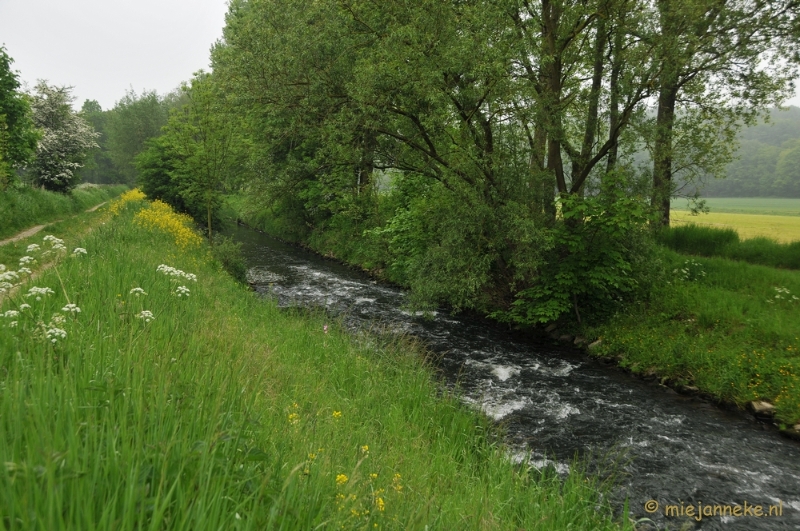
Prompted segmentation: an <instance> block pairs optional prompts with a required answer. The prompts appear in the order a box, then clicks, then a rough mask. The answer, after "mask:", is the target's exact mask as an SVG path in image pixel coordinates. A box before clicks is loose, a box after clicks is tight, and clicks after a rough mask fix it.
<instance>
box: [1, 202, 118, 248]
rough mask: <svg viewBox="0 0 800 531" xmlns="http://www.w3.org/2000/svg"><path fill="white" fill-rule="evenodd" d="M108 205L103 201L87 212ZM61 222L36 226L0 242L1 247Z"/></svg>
mask: <svg viewBox="0 0 800 531" xmlns="http://www.w3.org/2000/svg"><path fill="white" fill-rule="evenodd" d="M106 203H108V201H103V202H102V203H100V204H99V205H95V206H93V207H92V208H90V209H88V210H86V212H94V211H95V210H97V209H98V208H100V207H101V206H103V205H105V204H106ZM59 221H63V220H60V219H58V220H56V221H51V222H50V223H45V224H44V225H36V226H35V227H31V228H29V229H25V230H24V231H22V232H20V233H19V234H15V235H14V236H12V237H10V238H7V239H5V240H0V246H3V245H8V244H9V243H14V242H15V241H19V240H22V239H23V238H27V237H28V236H33V235H34V234H36V233H37V232H39V231H40V230H42V229H43V228H45V227H46V226H48V225H52V224H53V223H58V222H59Z"/></svg>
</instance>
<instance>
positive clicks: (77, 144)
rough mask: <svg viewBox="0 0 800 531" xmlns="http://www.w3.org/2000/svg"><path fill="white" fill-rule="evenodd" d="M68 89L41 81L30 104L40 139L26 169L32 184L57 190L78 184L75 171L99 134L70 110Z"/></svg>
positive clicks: (67, 189)
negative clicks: (34, 155)
mask: <svg viewBox="0 0 800 531" xmlns="http://www.w3.org/2000/svg"><path fill="white" fill-rule="evenodd" d="M70 90H71V89H70V88H69V87H56V86H50V85H48V84H47V82H45V81H40V82H39V83H38V84H37V85H36V88H35V92H34V95H33V98H32V104H31V107H32V109H33V123H34V125H35V126H36V127H37V128H39V130H40V131H41V139H40V140H39V143H38V145H37V147H36V157H35V159H34V160H33V162H32V163H31V165H30V166H29V168H28V170H29V171H30V174H31V177H32V179H33V182H34V184H36V185H37V186H42V187H44V188H46V189H48V190H52V191H56V192H68V191H70V190H71V189H72V188H74V187H75V186H76V185H77V184H78V177H77V170H78V169H80V168H81V167H82V166H83V163H84V161H85V160H86V157H87V156H88V154H89V151H90V150H91V149H92V148H96V147H97V142H96V140H97V137H98V133H97V132H95V131H94V130H93V129H92V126H91V125H89V124H88V123H87V122H86V120H84V119H83V118H82V117H81V116H79V115H78V114H77V113H76V112H75V111H73V110H72V101H73V97H72V95H71V93H70Z"/></svg>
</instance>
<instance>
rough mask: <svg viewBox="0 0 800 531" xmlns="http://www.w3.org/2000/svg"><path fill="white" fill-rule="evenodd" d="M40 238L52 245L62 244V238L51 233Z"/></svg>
mask: <svg viewBox="0 0 800 531" xmlns="http://www.w3.org/2000/svg"><path fill="white" fill-rule="evenodd" d="M42 239H43V240H44V241H46V242H50V245H52V246H56V245H64V240H62V239H61V238H56V237H55V236H53V235H52V234H48V235H47V236H45V237H44V238H42Z"/></svg>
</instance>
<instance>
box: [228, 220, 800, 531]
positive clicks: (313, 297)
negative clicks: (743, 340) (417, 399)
mask: <svg viewBox="0 0 800 531" xmlns="http://www.w3.org/2000/svg"><path fill="white" fill-rule="evenodd" d="M226 232H227V234H228V235H229V236H231V237H233V238H234V239H236V240H237V241H239V242H241V243H242V251H243V253H244V255H245V258H246V260H247V263H248V267H249V271H248V279H249V281H250V282H251V284H252V285H253V286H254V287H255V289H256V290H257V291H258V292H259V293H262V294H264V295H265V296H270V297H274V298H275V299H277V301H278V303H279V304H280V305H281V306H291V305H302V306H313V307H324V308H326V309H327V310H329V311H331V312H333V313H335V314H339V315H342V316H343V319H344V323H345V325H346V326H347V327H350V328H363V327H366V326H371V325H373V324H375V323H379V324H380V325H381V326H384V327H387V328H389V329H390V330H395V331H397V332H402V333H406V334H410V335H413V336H415V337H417V338H419V339H421V340H423V341H424V342H425V344H426V345H427V346H428V348H430V349H431V350H432V351H434V352H436V353H437V354H438V355H439V356H440V361H439V363H438V368H439V369H440V370H441V374H442V376H443V378H444V382H445V384H446V385H448V386H450V387H453V386H455V385H456V383H458V385H459V387H460V391H461V394H462V398H463V400H464V401H466V402H468V403H469V404H471V405H473V406H474V407H476V408H478V409H480V410H482V411H483V412H484V413H485V414H486V415H488V416H489V417H491V418H492V419H494V420H495V421H497V422H498V423H501V424H502V425H503V426H504V427H505V430H506V434H507V442H508V445H509V447H510V448H512V451H513V455H512V458H514V459H518V460H520V461H521V460H524V459H529V460H530V462H531V463H532V464H534V465H535V466H537V467H542V466H553V467H554V468H555V469H556V470H557V471H559V472H561V473H563V472H566V471H568V470H569V467H570V463H571V462H572V460H573V459H574V457H575V456H576V455H579V456H599V455H603V454H609V453H611V454H623V455H624V456H625V458H624V460H623V461H622V462H621V464H620V465H619V467H620V470H619V472H618V474H619V476H618V478H617V480H616V483H615V487H614V489H613V490H612V493H611V496H612V500H611V501H612V503H613V505H614V507H615V509H617V510H618V511H621V509H622V504H623V502H624V500H625V499H626V498H627V499H628V500H629V505H630V512H631V514H632V515H633V517H634V518H636V519H638V518H642V517H647V518H650V519H652V520H653V521H654V523H655V525H656V526H657V527H658V529H665V528H668V529H703V530H717V529H725V530H782V529H787V530H788V529H792V530H798V529H800V445H799V444H797V443H796V442H793V441H790V440H787V439H784V438H782V437H780V436H779V435H778V434H777V433H776V432H775V431H774V430H770V431H767V430H765V426H763V425H762V424H760V423H758V422H756V421H754V420H752V419H751V418H750V417H749V416H747V415H744V414H742V413H739V412H731V411H724V410H721V409H719V408H717V407H716V406H714V405H711V404H708V403H706V402H703V401H702V400H699V399H697V398H692V397H687V396H682V395H679V394H677V393H675V392H674V391H672V390H670V389H667V388H665V387H661V386H658V385H656V384H652V383H647V382H643V381H640V380H637V379H634V378H632V377H630V376H629V375H627V374H625V373H623V372H621V371H619V370H618V369H616V368H613V367H608V366H605V365H602V364H601V363H599V362H596V361H594V360H592V359H590V358H588V357H587V356H586V355H585V354H583V353H581V352H579V351H577V350H575V349H571V348H568V347H564V346H559V345H555V344H552V343H548V342H535V341H532V340H529V339H520V338H514V337H512V336H511V335H510V334H509V333H507V332H504V331H503V330H501V329H500V328H499V327H497V326H495V325H493V324H492V323H488V322H486V321H483V320H480V319H472V318H468V317H463V316H460V315H456V316H453V315H450V314H448V313H447V312H443V311H439V312H434V315H433V317H432V318H424V317H423V316H421V315H416V314H412V313H410V312H408V311H405V310H404V309H403V305H404V299H405V293H404V292H403V291H402V290H400V289H397V288H393V287H389V286H385V285H382V284H379V283H376V282H375V281H374V280H371V279H370V278H369V277H368V276H367V275H365V274H363V273H361V272H358V271H355V270H353V269H350V268H348V267H346V266H344V265H341V264H338V263H335V262H332V261H329V260H325V259H324V258H322V257H320V256H318V255H315V254H313V253H311V252H308V251H305V250H303V249H300V248H298V247H295V246H291V245H287V244H284V243H281V242H280V241H278V240H275V239H273V238H271V237H269V236H267V235H265V234H262V233H259V232H257V231H254V230H251V229H248V228H244V227H232V228H231V229H229V230H228V231H226ZM653 500H654V501H655V502H657V503H658V508H657V509H656V510H655V511H653V512H648V511H647V510H646V509H645V505H646V504H647V503H648V502H649V503H650V507H651V508H652V506H653ZM745 503H746V504H747V506H753V507H755V506H761V510H762V511H763V513H764V516H761V517H758V516H756V515H755V514H754V513H753V511H754V510H755V509H750V511H749V512H748V513H747V516H745V515H741V516H736V515H734V514H726V515H724V516H720V515H716V516H704V517H702V518H701V519H699V520H698V517H697V510H698V504H701V508H704V507H705V506H711V505H722V506H725V505H728V506H736V505H739V506H740V510H741V511H745V510H746V507H745V505H744V504H745ZM668 506H676V509H671V508H670V509H668ZM682 506H683V513H684V516H672V515H670V516H665V511H673V510H677V511H678V513H680V511H681V507H682ZM688 506H692V507H693V508H694V511H695V514H694V517H689V516H686V514H688V512H687V510H686V508H687V507H688ZM770 506H774V509H773V515H772V516H769V515H767V513H768V512H769V507H770ZM779 510H780V512H781V514H780V515H777V514H775V513H777V512H778V511H779ZM756 512H757V510H756ZM751 514H753V515H752V516H751ZM684 526H685V527H684ZM645 528H646V527H645V526H642V527H641V528H640V529H645Z"/></svg>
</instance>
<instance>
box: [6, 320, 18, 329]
mask: <svg viewBox="0 0 800 531" xmlns="http://www.w3.org/2000/svg"><path fill="white" fill-rule="evenodd" d="M18 324H19V322H18V321H11V322H10V323H8V327H9V328H16V327H17V325H18Z"/></svg>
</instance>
